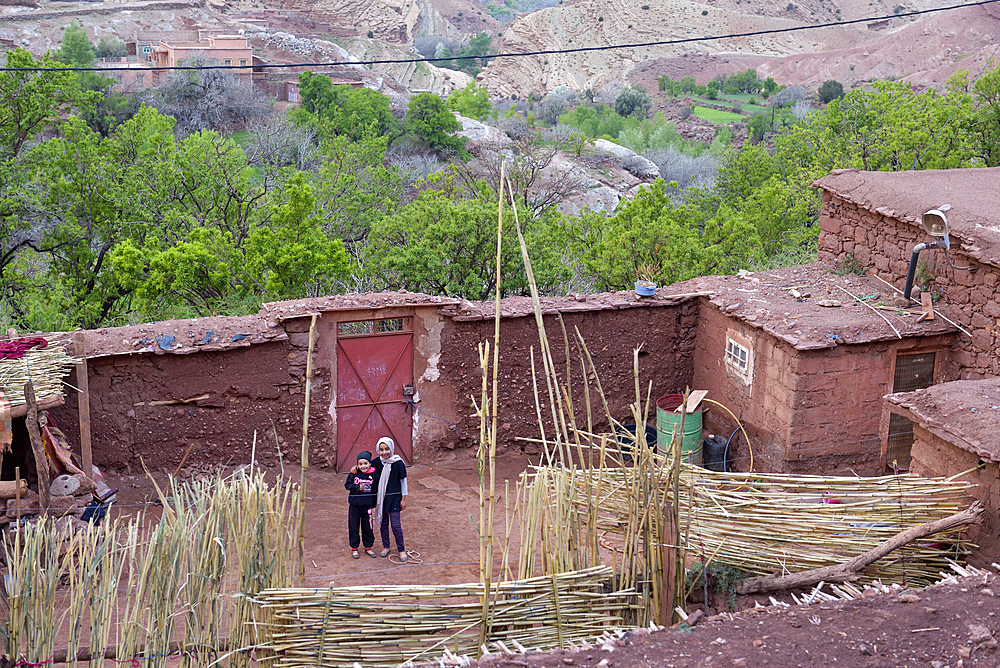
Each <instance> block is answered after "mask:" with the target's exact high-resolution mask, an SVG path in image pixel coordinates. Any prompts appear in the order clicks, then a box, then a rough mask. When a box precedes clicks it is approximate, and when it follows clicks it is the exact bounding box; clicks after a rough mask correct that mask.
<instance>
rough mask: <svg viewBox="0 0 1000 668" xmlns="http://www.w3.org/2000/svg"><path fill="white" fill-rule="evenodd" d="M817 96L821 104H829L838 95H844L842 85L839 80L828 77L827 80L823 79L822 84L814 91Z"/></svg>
mask: <svg viewBox="0 0 1000 668" xmlns="http://www.w3.org/2000/svg"><path fill="white" fill-rule="evenodd" d="M816 95H817V96H818V97H819V101H820V102H822V103H823V104H829V103H830V102H833V101H834V100H836V99H837V98H838V97H844V85H843V84H842V83H840V82H839V81H834V80H833V79H830V80H829V81H824V82H823V85H822V86H820V87H819V90H818V91H817V92H816Z"/></svg>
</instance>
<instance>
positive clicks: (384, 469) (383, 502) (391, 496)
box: [372, 436, 407, 561]
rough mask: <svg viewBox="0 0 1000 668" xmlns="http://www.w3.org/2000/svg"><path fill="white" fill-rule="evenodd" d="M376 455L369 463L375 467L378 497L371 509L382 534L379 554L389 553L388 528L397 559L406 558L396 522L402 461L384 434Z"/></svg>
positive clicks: (402, 501)
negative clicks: (394, 545)
mask: <svg viewBox="0 0 1000 668" xmlns="http://www.w3.org/2000/svg"><path fill="white" fill-rule="evenodd" d="M375 449H376V452H377V453H378V457H376V458H375V461H374V462H372V464H373V465H374V466H375V468H377V469H378V470H379V476H378V497H377V501H376V506H375V512H374V514H373V515H372V517H374V518H376V520H377V521H378V522H379V526H380V527H381V533H382V554H381V556H383V557H388V556H389V527H390V525H391V526H392V535H393V537H394V538H395V539H396V550H397V551H398V552H399V560H400V561H406V547H405V546H404V544H403V527H402V525H401V524H400V521H399V513H400V512H401V511H402V510H403V509H404V508H406V495H407V489H406V464H404V463H403V458H402V457H400V456H399V455H397V454H396V443H395V441H393V440H392V439H391V438H389V437H388V436H383V437H382V438H380V439H379V440H378V444H377V445H376V446H375Z"/></svg>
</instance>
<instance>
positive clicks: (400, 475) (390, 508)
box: [372, 457, 406, 514]
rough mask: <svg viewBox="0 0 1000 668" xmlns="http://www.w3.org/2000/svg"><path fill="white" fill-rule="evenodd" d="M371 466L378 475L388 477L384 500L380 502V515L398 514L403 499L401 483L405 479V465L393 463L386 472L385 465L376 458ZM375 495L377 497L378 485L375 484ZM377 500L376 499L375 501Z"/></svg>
mask: <svg viewBox="0 0 1000 668" xmlns="http://www.w3.org/2000/svg"><path fill="white" fill-rule="evenodd" d="M372 466H374V467H375V468H376V469H378V475H379V476H384V475H387V476H389V482H388V483H386V487H385V499H383V501H382V513H383V514H385V513H398V512H399V502H400V501H401V500H402V499H403V481H404V480H405V479H406V464H404V463H403V462H393V463H392V464H390V465H389V469H388V470H386V468H385V464H383V463H382V459H381V458H380V457H376V458H375V461H373V462H372ZM375 493H376V496H377V495H378V483H377V482H376V484H375ZM376 500H377V499H376Z"/></svg>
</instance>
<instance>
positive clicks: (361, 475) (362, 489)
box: [344, 466, 379, 508]
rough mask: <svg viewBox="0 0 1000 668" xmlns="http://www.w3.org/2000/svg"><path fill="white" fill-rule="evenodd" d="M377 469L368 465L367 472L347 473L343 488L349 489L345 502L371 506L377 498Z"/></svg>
mask: <svg viewBox="0 0 1000 668" xmlns="http://www.w3.org/2000/svg"><path fill="white" fill-rule="evenodd" d="M378 473H379V472H378V469H376V468H375V467H374V466H369V467H368V471H367V472H362V471H358V472H357V473H348V474H347V482H345V483H344V488H345V489H348V490H350V491H351V493H350V494H349V495H348V497H347V502H348V503H351V504H354V505H356V506H364V507H366V508H373V507H374V506H375V503H376V501H377V500H378V498H377V497H378Z"/></svg>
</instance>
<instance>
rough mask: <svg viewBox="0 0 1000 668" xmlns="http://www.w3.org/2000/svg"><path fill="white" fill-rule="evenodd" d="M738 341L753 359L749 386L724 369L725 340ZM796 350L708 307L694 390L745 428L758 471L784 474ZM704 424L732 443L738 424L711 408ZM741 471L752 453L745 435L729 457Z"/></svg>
mask: <svg viewBox="0 0 1000 668" xmlns="http://www.w3.org/2000/svg"><path fill="white" fill-rule="evenodd" d="M730 335H735V337H738V338H736V340H737V342H740V343H742V344H744V345H747V344H749V345H747V348H748V349H749V350H750V351H751V354H752V365H753V378H752V382H751V383H750V385H747V384H746V383H745V382H744V381H743V380H742V379H741V378H739V377H738V376H737V375H735V374H734V373H733V372H732V371H731V370H730V369H729V368H728V367H727V365H726V363H725V351H726V338H727V336H730ZM794 359H795V349H794V348H792V347H791V346H789V345H788V344H786V343H784V342H782V341H779V340H778V339H776V338H774V337H772V336H769V335H766V334H763V333H761V332H760V331H758V330H757V329H756V328H754V327H750V326H748V325H746V324H744V323H742V322H740V321H739V320H737V319H735V318H732V317H730V316H727V315H726V314H724V313H723V312H722V311H720V310H719V309H718V308H716V307H715V306H712V305H709V304H704V305H703V306H702V311H701V318H700V321H699V323H698V337H697V342H696V346H695V359H694V363H695V364H694V387H695V388H697V389H699V390H708V396H709V398H711V399H714V400H715V401H718V402H719V403H721V404H723V405H725V406H726V408H728V409H729V410H731V411H732V412H733V413H735V414H736V417H737V418H739V419H740V421H742V422H743V423H744V424H745V429H746V431H747V434H748V435H749V436H750V440H751V447H752V449H753V457H754V462H753V467H754V470H758V471H774V472H780V471H783V470H784V461H785V453H786V448H787V444H788V443H789V439H790V438H791V435H790V433H789V427H790V425H791V420H792V404H793V399H794V393H795V379H794V376H793V370H794V365H793V364H792V362H794ZM704 408H706V409H707V410H703V415H702V423H703V426H704V428H705V432H706V434H721V435H723V436H724V437H725V438H729V436H730V434H732V433H733V431H734V430H735V429H736V426H737V425H736V423H735V422H734V421H733V419H732V417H730V415H729V414H728V413H726V412H725V411H724V410H723V409H721V408H719V407H718V406H716V405H714V404H706V405H705V406H704ZM729 456H730V458H731V459H732V460H733V461H734V464H733V468H734V469H735V470H737V471H747V470H749V469H750V451H749V450H748V448H747V443H746V439H745V438H744V437H743V435H742V434H738V435H736V436H735V437H733V440H732V445H731V446H730V451H729Z"/></svg>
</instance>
